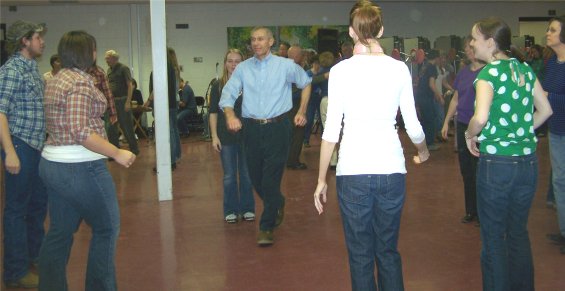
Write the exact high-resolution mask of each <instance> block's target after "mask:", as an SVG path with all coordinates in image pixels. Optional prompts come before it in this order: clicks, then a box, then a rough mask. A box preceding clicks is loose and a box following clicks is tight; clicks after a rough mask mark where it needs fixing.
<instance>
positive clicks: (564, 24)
mask: <svg viewBox="0 0 565 291" xmlns="http://www.w3.org/2000/svg"><path fill="white" fill-rule="evenodd" d="M553 21H557V22H559V24H561V33H559V41H561V42H562V43H565V15H561V16H558V17H555V18H552V19H551V20H550V21H549V23H551V22H553Z"/></svg>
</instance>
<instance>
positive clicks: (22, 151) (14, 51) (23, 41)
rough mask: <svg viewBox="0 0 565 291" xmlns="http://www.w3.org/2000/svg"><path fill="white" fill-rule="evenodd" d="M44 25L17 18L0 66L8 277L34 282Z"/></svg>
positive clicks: (42, 206)
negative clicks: (3, 62)
mask: <svg viewBox="0 0 565 291" xmlns="http://www.w3.org/2000/svg"><path fill="white" fill-rule="evenodd" d="M44 32H45V27H44V26H43V25H38V24H34V23H29V22H25V21H16V22H14V24H12V26H10V28H9V29H8V32H7V37H6V40H7V47H8V53H9V54H10V58H9V59H8V61H6V63H5V64H4V65H3V66H2V67H0V145H1V146H2V150H1V151H0V154H1V157H2V160H3V161H4V166H5V183H6V184H5V189H6V200H5V206H4V211H3V212H4V219H3V221H4V277H3V278H4V282H5V283H6V286H7V287H16V288H35V287H37V285H38V282H39V278H38V276H37V275H36V274H35V273H32V272H30V265H31V264H37V257H38V255H39V248H40V247H41V242H42V241H43V237H44V234H45V230H44V227H43V223H44V221H45V216H46V213H47V194H46V190H45V186H44V185H43V183H42V181H41V179H40V178H39V170H38V165H39V160H40V158H41V150H42V148H43V142H44V140H45V120H44V119H45V118H44V115H43V89H44V83H43V80H42V78H41V75H40V74H39V71H38V69H37V62H36V58H38V57H39V56H41V54H42V53H43V49H44V47H45V41H44V40H43V34H44Z"/></svg>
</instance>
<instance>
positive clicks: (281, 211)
mask: <svg viewBox="0 0 565 291" xmlns="http://www.w3.org/2000/svg"><path fill="white" fill-rule="evenodd" d="M285 204H286V199H285V198H284V197H283V202H282V205H281V208H279V210H278V211H277V219H276V220H275V227H279V226H280V225H281V224H282V223H283V220H284V206H285Z"/></svg>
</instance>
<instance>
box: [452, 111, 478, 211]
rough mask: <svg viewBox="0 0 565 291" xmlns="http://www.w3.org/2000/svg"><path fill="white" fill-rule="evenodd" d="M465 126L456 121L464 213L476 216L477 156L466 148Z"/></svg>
mask: <svg viewBox="0 0 565 291" xmlns="http://www.w3.org/2000/svg"><path fill="white" fill-rule="evenodd" d="M467 126H469V125H468V124H465V123H462V122H457V154H458V156H459V170H460V171H461V176H462V177H463V189H464V190H465V213H466V214H470V215H473V216H477V162H478V161H479V158H477V157H475V156H473V155H472V154H471V152H469V149H468V148H467V142H466V141H465V131H466V130H467Z"/></svg>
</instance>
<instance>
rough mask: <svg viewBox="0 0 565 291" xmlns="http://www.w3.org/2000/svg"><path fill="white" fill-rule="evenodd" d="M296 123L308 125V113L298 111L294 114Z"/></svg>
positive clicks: (297, 124)
mask: <svg viewBox="0 0 565 291" xmlns="http://www.w3.org/2000/svg"><path fill="white" fill-rule="evenodd" d="M294 124H296V126H300V127H302V126H305V125H306V115H305V114H304V113H300V112H298V113H296V116H294Z"/></svg>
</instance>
